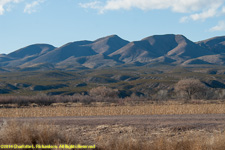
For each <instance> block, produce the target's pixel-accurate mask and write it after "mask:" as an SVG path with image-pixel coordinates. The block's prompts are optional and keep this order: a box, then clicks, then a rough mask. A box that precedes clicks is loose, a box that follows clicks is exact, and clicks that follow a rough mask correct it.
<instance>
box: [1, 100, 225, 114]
mask: <svg viewBox="0 0 225 150" xmlns="http://www.w3.org/2000/svg"><path fill="white" fill-rule="evenodd" d="M224 113H225V104H223V103H222V104H146V105H139V106H105V107H104V106H103V107H100V106H96V107H85V106H80V107H78V106H76V107H66V106H55V107H54V106H46V107H27V108H1V109H0V117H53V116H54V117H55V116H102V115H104V116H110V115H111V116H112V115H165V114H224Z"/></svg>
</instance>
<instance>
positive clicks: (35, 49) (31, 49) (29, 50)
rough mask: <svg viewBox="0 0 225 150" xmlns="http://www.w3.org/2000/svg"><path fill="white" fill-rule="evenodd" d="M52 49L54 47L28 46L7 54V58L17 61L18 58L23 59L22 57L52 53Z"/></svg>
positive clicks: (44, 45)
mask: <svg viewBox="0 0 225 150" xmlns="http://www.w3.org/2000/svg"><path fill="white" fill-rule="evenodd" d="M53 49H55V47H54V46H52V45H49V44H34V45H30V46H27V47H24V48H21V49H19V50H16V51H14V52H12V53H10V54H8V56H9V57H13V58H17V59H18V58H24V57H27V56H32V55H42V54H45V53H48V52H50V51H52V50H53Z"/></svg>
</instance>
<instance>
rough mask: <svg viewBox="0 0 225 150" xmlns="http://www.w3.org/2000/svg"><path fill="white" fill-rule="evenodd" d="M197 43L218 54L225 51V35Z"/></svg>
mask: <svg viewBox="0 0 225 150" xmlns="http://www.w3.org/2000/svg"><path fill="white" fill-rule="evenodd" d="M197 44H199V45H200V46H202V47H204V48H206V49H209V50H210V51H212V52H214V53H217V54H221V53H225V36H219V37H214V38H210V39H207V40H204V41H199V42H197Z"/></svg>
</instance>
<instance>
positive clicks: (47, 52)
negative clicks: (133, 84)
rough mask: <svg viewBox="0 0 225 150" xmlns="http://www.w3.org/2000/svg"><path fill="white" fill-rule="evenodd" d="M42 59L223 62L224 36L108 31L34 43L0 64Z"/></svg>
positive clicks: (88, 63)
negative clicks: (131, 37) (130, 36)
mask: <svg viewBox="0 0 225 150" xmlns="http://www.w3.org/2000/svg"><path fill="white" fill-rule="evenodd" d="M43 63H47V64H50V66H51V67H50V68H51V69H52V68H56V69H65V68H71V67H72V68H91V69H92V68H102V67H112V66H117V65H122V64H134V65H135V64H143V65H145V64H148V65H149V64H151V63H167V64H173V65H193V64H215V65H224V64H225V36H218V37H213V38H210V39H206V40H202V41H198V42H193V41H191V40H189V39H188V38H186V37H185V36H184V35H180V34H165V35H152V36H149V37H146V38H143V39H141V40H139V41H132V42H129V41H127V40H125V39H122V38H120V37H119V36H118V35H110V36H106V37H102V38H99V39H97V40H95V41H88V40H83V41H75V42H69V43H67V44H64V45H62V46H60V47H54V46H53V45H50V44H33V45H29V46H26V47H23V48H20V49H18V50H16V51H13V52H11V53H9V54H1V56H0V66H1V67H5V68H7V67H12V68H20V69H23V68H27V67H28V68H29V67H32V66H35V67H36V68H37V66H39V65H38V64H43ZM53 66H54V67H53ZM42 68H43V67H42ZM46 68H48V67H46Z"/></svg>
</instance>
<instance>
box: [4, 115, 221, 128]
mask: <svg viewBox="0 0 225 150" xmlns="http://www.w3.org/2000/svg"><path fill="white" fill-rule="evenodd" d="M4 120H5V121H10V120H17V121H21V122H35V121H38V122H39V121H44V122H49V123H54V124H55V125H60V126H66V125H78V126H83V125H89V126H97V125H117V124H118V125H131V126H152V127H188V128H189V127H190V128H208V127H209V128H212V127H225V114H203V115H202V114H201V115H142V116H93V117H47V118H16V119H13V118H0V123H1V124H2V123H3V121H4Z"/></svg>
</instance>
